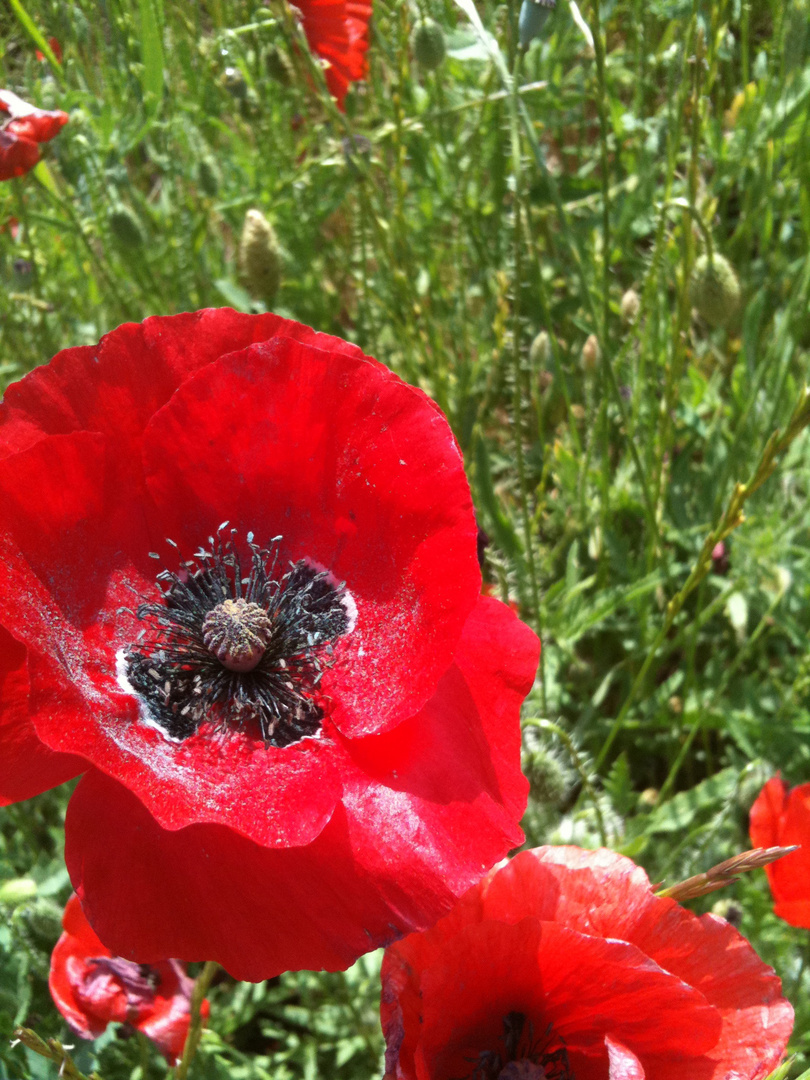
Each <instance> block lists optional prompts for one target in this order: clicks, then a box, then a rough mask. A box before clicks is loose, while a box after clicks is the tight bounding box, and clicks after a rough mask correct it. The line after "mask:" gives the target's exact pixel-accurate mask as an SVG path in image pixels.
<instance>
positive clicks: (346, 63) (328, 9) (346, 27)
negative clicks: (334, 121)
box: [295, 0, 371, 109]
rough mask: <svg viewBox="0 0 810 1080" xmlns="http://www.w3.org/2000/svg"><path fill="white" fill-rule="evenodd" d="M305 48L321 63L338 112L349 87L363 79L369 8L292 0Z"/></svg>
mask: <svg viewBox="0 0 810 1080" xmlns="http://www.w3.org/2000/svg"><path fill="white" fill-rule="evenodd" d="M295 6H296V7H297V8H298V9H299V11H300V12H301V15H302V24H303V27H304V33H305V34H306V37H307V41H308V42H309V47H310V48H311V49H312V51H313V52H314V53H315V54H316V55H317V56H319V57H320V58H321V60H325V61H326V62H327V64H328V66H327V68H326V72H325V74H326V84H327V86H328V87H329V90H330V91H331V93H332V95H333V96H334V97H335V98H336V99H337V103H338V105H339V106H340V108H341V109H342V108H343V102H344V101H345V98H346V93H347V91H348V89H349V84H350V83H353V82H357V81H359V80H360V79H363V78H365V75H366V70H367V64H366V51H367V49H368V24H369V20H370V19H371V4H370V3H367V2H365V0H295Z"/></svg>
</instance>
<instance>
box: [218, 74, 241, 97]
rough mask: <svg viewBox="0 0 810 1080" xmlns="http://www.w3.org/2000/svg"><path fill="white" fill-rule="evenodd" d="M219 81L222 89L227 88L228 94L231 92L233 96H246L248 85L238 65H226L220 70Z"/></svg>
mask: <svg viewBox="0 0 810 1080" xmlns="http://www.w3.org/2000/svg"><path fill="white" fill-rule="evenodd" d="M220 81H221V83H222V87H223V89H224V90H227V91H228V93H229V94H233V96H234V97H235V98H239V99H241V98H244V97H247V92H248V85H247V83H246V82H245V76H244V75H243V74H242V72H241V71H240V70H239V68H238V67H226V68H225V70H224V71H223V72H222V79H221V80H220Z"/></svg>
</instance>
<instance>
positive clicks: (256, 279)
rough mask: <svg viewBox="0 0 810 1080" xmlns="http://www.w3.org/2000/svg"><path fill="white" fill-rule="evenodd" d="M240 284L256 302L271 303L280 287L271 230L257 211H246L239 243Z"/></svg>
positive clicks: (276, 249)
mask: <svg viewBox="0 0 810 1080" xmlns="http://www.w3.org/2000/svg"><path fill="white" fill-rule="evenodd" d="M239 273H240V276H241V278H242V283H243V285H244V286H245V288H246V289H247V290H248V292H249V293H250V295H251V296H255V297H256V299H257V300H264V301H265V302H266V303H268V304H270V303H272V300H273V297H274V296H275V295H276V293H277V292H278V287H279V285H280V284H281V251H280V249H279V246H278V238H277V237H276V233H275V230H274V229H273V226H272V225H271V224H270V222H269V221H268V220H267V218H266V217H265V216H264V214H263V213H262V212H261V210H248V212H247V213H246V214H245V224H244V226H243V227H242V238H241V240H240V241H239Z"/></svg>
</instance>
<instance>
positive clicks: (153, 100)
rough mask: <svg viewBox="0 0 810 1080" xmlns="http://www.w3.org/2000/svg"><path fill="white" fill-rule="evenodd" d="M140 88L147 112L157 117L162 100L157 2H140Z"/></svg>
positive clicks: (161, 59)
mask: <svg viewBox="0 0 810 1080" xmlns="http://www.w3.org/2000/svg"><path fill="white" fill-rule="evenodd" d="M138 7H139V9H140V16H141V59H142V60H143V73H142V75H141V86H142V87H143V98H144V104H145V106H146V109H147V112H149V113H150V114H151V115H152V116H155V115H157V112H158V109H159V108H160V103H161V100H162V98H163V18H162V10H161V8H160V6H159V0H140V2H139V4H138Z"/></svg>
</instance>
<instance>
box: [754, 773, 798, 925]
mask: <svg viewBox="0 0 810 1080" xmlns="http://www.w3.org/2000/svg"><path fill="white" fill-rule="evenodd" d="M750 827H751V839H752V841H753V842H754V844H756V846H757V847H776V846H777V845H779V846H782V847H788V846H790V845H791V844H800V845H801V846H800V848H799V850H798V851H794V852H793V853H792V854H790V855H786V856H785V857H784V859H779V861H778V862H775V863H771V864H770V866H766V867H765V873H766V874H767V875H768V883H769V884H770V886H771V894H772V896H773V900H774V905H773V909H774V911H775V912H776V914H777V915H778V916H779V917H780V918H781V919H784V920H785V922H788V923H790V925H791V926H803V927H806V928H807V929H808V930H810V784H799V786H798V787H795V788H793V790H792V791H791V790H790V789H789V788H788V786H787V784H786V783H785V781H784V780H783V779H782V778H781V776H774V777H773V779H771V780H769V781H768V783H767V784H766V785H765V787H764V788H763V789H762V791H761V792H760V793H759V795H758V796H757V800H756V802H755V803H754V805H753V806H752V807H751V823H750Z"/></svg>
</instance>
